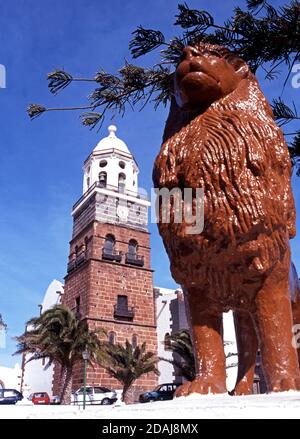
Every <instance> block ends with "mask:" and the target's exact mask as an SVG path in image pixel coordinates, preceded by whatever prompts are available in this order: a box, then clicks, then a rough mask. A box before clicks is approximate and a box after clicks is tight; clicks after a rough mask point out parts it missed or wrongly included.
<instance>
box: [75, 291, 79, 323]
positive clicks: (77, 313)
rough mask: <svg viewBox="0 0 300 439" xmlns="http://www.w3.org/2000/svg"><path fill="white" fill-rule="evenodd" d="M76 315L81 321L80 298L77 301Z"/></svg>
mask: <svg viewBox="0 0 300 439" xmlns="http://www.w3.org/2000/svg"><path fill="white" fill-rule="evenodd" d="M74 314H75V317H76V318H77V319H80V296H78V297H76V299H75V309H74Z"/></svg>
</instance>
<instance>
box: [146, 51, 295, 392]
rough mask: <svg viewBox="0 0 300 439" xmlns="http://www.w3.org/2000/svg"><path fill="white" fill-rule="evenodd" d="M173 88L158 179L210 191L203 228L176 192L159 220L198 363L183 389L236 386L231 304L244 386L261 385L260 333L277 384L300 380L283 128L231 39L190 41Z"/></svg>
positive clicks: (278, 387) (290, 385) (270, 380)
mask: <svg viewBox="0 0 300 439" xmlns="http://www.w3.org/2000/svg"><path fill="white" fill-rule="evenodd" d="M175 96H176V100H175V99H174V100H173V102H172V104H171V109H170V114H169V117H168V120H167V123H166V127H165V132H164V138H163V144H162V147H161V150H160V153H159V155H158V157H157V159H156V161H155V165H154V171H153V181H154V185H155V187H157V188H163V187H166V188H168V189H172V188H180V189H181V190H183V189H184V188H192V189H193V190H194V193H195V189H196V188H203V190H204V228H203V231H202V232H201V233H199V234H191V233H190V224H189V225H188V223H187V222H186V221H182V222H181V223H179V222H175V221H172V218H173V219H174V214H175V211H174V209H175V208H176V205H177V204H175V203H174V199H173V200H172V197H171V198H170V210H171V221H170V222H169V223H163V222H162V220H161V219H160V223H159V231H160V234H161V236H162V238H163V241H164V245H165V247H166V250H167V252H168V255H169V258H170V262H171V271H172V275H173V277H174V279H175V280H176V281H177V282H178V283H179V284H181V285H182V286H183V289H184V291H185V294H186V298H187V302H188V304H189V314H190V323H191V328H192V331H193V338H194V346H195V355H196V363H197V377H196V379H195V380H194V381H193V382H191V383H185V384H184V385H182V386H181V387H180V388H179V390H178V392H177V395H188V394H190V393H193V392H198V393H210V392H211V393H224V392H226V391H227V389H226V372H225V355H224V349H223V337H222V331H223V328H222V313H223V312H226V311H228V310H230V309H232V310H234V318H235V326H236V333H237V344H238V361H239V368H238V379H237V383H236V387H235V389H234V393H235V394H247V393H251V391H252V381H253V373H254V368H255V358H256V352H257V349H258V337H259V340H260V349H261V355H262V362H263V367H264V372H265V375H266V380H267V384H268V389H269V390H270V391H284V390H289V389H300V373H299V369H298V358H297V352H296V350H295V348H294V347H293V346H292V312H291V303H290V296H289V269H290V249H289V239H290V238H293V236H294V235H295V207H294V201H293V196H292V192H291V186H290V174H291V166H290V159H289V153H288V149H287V145H286V143H285V140H284V137H283V134H282V131H281V129H280V128H278V127H277V126H276V124H275V122H274V120H273V115H272V110H271V108H270V106H269V104H268V102H267V101H266V99H265V97H264V95H263V93H262V91H261V90H260V87H259V85H258V82H257V80H256V78H255V76H254V75H253V74H252V73H251V72H250V70H249V68H248V66H247V64H246V63H245V62H244V61H243V60H241V59H240V58H238V57H237V56H236V55H235V54H233V53H231V52H229V51H228V50H227V49H225V48H224V47H220V46H215V45H208V44H199V45H198V46H195V47H186V48H185V49H184V51H183V54H182V60H181V62H180V63H179V65H178V67H177V70H176V74H175ZM193 201H195V202H196V200H193ZM194 208H195V203H193V212H194ZM188 226H189V227H188ZM257 334H258V337H257Z"/></svg>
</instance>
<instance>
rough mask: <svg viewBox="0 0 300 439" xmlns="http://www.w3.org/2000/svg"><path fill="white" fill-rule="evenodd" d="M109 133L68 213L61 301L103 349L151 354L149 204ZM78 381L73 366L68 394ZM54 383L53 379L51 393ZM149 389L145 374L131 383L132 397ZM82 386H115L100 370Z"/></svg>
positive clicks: (151, 381) (130, 160)
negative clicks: (97, 331)
mask: <svg viewBox="0 0 300 439" xmlns="http://www.w3.org/2000/svg"><path fill="white" fill-rule="evenodd" d="M116 131H117V128H116V127H115V126H114V125H111V126H109V128H108V132H109V133H108V136H107V137H105V138H103V139H102V140H101V141H100V142H99V143H98V144H97V146H96V147H95V148H94V150H93V151H92V152H91V153H90V155H89V156H88V158H87V159H86V161H85V162H84V166H83V195H82V196H81V197H80V198H79V200H78V201H77V202H76V203H75V205H74V206H73V210H72V216H73V234H72V239H71V242H70V254H69V261H68V266H67V275H66V277H65V288H64V295H63V303H64V304H66V305H67V306H68V307H69V308H71V309H72V310H73V311H74V312H75V313H76V315H77V318H79V319H85V320H86V321H87V322H88V325H89V327H90V328H93V329H94V328H103V329H105V331H106V332H107V336H108V340H109V341H110V342H111V343H124V342H125V340H126V339H127V340H129V341H130V342H131V343H133V344H134V345H137V344H141V343H143V342H145V341H146V343H147V350H150V351H152V352H155V353H156V352H157V338H156V318H155V299H154V294H153V284H152V270H151V265H150V239H149V232H148V208H149V205H150V203H149V201H148V199H147V196H146V195H145V194H143V193H141V191H140V190H139V188H138V173H139V169H138V165H137V163H136V161H135V159H134V157H133V155H132V154H131V153H130V151H129V149H128V147H127V145H126V144H125V143H124V142H123V141H122V140H121V139H119V138H118V137H117V136H116ZM82 383H83V365H79V366H78V367H77V368H76V369H75V370H74V375H73V389H74V390H75V389H78V388H79V387H81V386H82ZM57 384H58V383H57V380H56V379H55V378H54V389H53V390H54V392H55V387H56V385H57ZM156 384H157V381H156V377H155V376H154V374H148V375H145V376H144V377H142V378H141V379H139V380H138V381H137V384H136V389H135V390H136V394H138V393H139V392H143V391H145V390H149V389H152V388H153V387H155V385H156ZM87 385H88V386H99V385H101V386H105V387H110V388H114V389H118V388H120V384H119V383H118V382H117V381H115V380H114V379H113V378H110V377H109V376H108V375H107V374H106V372H105V371H104V370H103V369H102V368H100V367H96V368H95V369H94V370H93V369H92V368H89V369H88V372H87ZM56 391H57V390H56ZM54 394H55V393H54Z"/></svg>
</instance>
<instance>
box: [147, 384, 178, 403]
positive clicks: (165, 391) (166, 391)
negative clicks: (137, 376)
mask: <svg viewBox="0 0 300 439" xmlns="http://www.w3.org/2000/svg"><path fill="white" fill-rule="evenodd" d="M180 385H181V384H180V383H166V384H160V385H159V386H157V387H156V388H155V389H154V390H153V391H152V392H145V393H142V394H141V395H140V397H139V401H140V402H154V401H166V400H169V399H173V396H174V393H175V390H176V389H177V387H179V386H180Z"/></svg>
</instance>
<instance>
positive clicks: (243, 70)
mask: <svg viewBox="0 0 300 439" xmlns="http://www.w3.org/2000/svg"><path fill="white" fill-rule="evenodd" d="M226 60H227V61H228V62H229V63H230V64H231V65H232V66H233V67H234V70H235V71H236V73H237V74H238V75H240V76H241V77H242V78H245V77H246V76H247V75H248V73H249V67H248V65H247V64H246V63H245V61H244V60H243V59H242V58H239V57H238V56H236V55H234V54H229V55H228V56H226Z"/></svg>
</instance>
